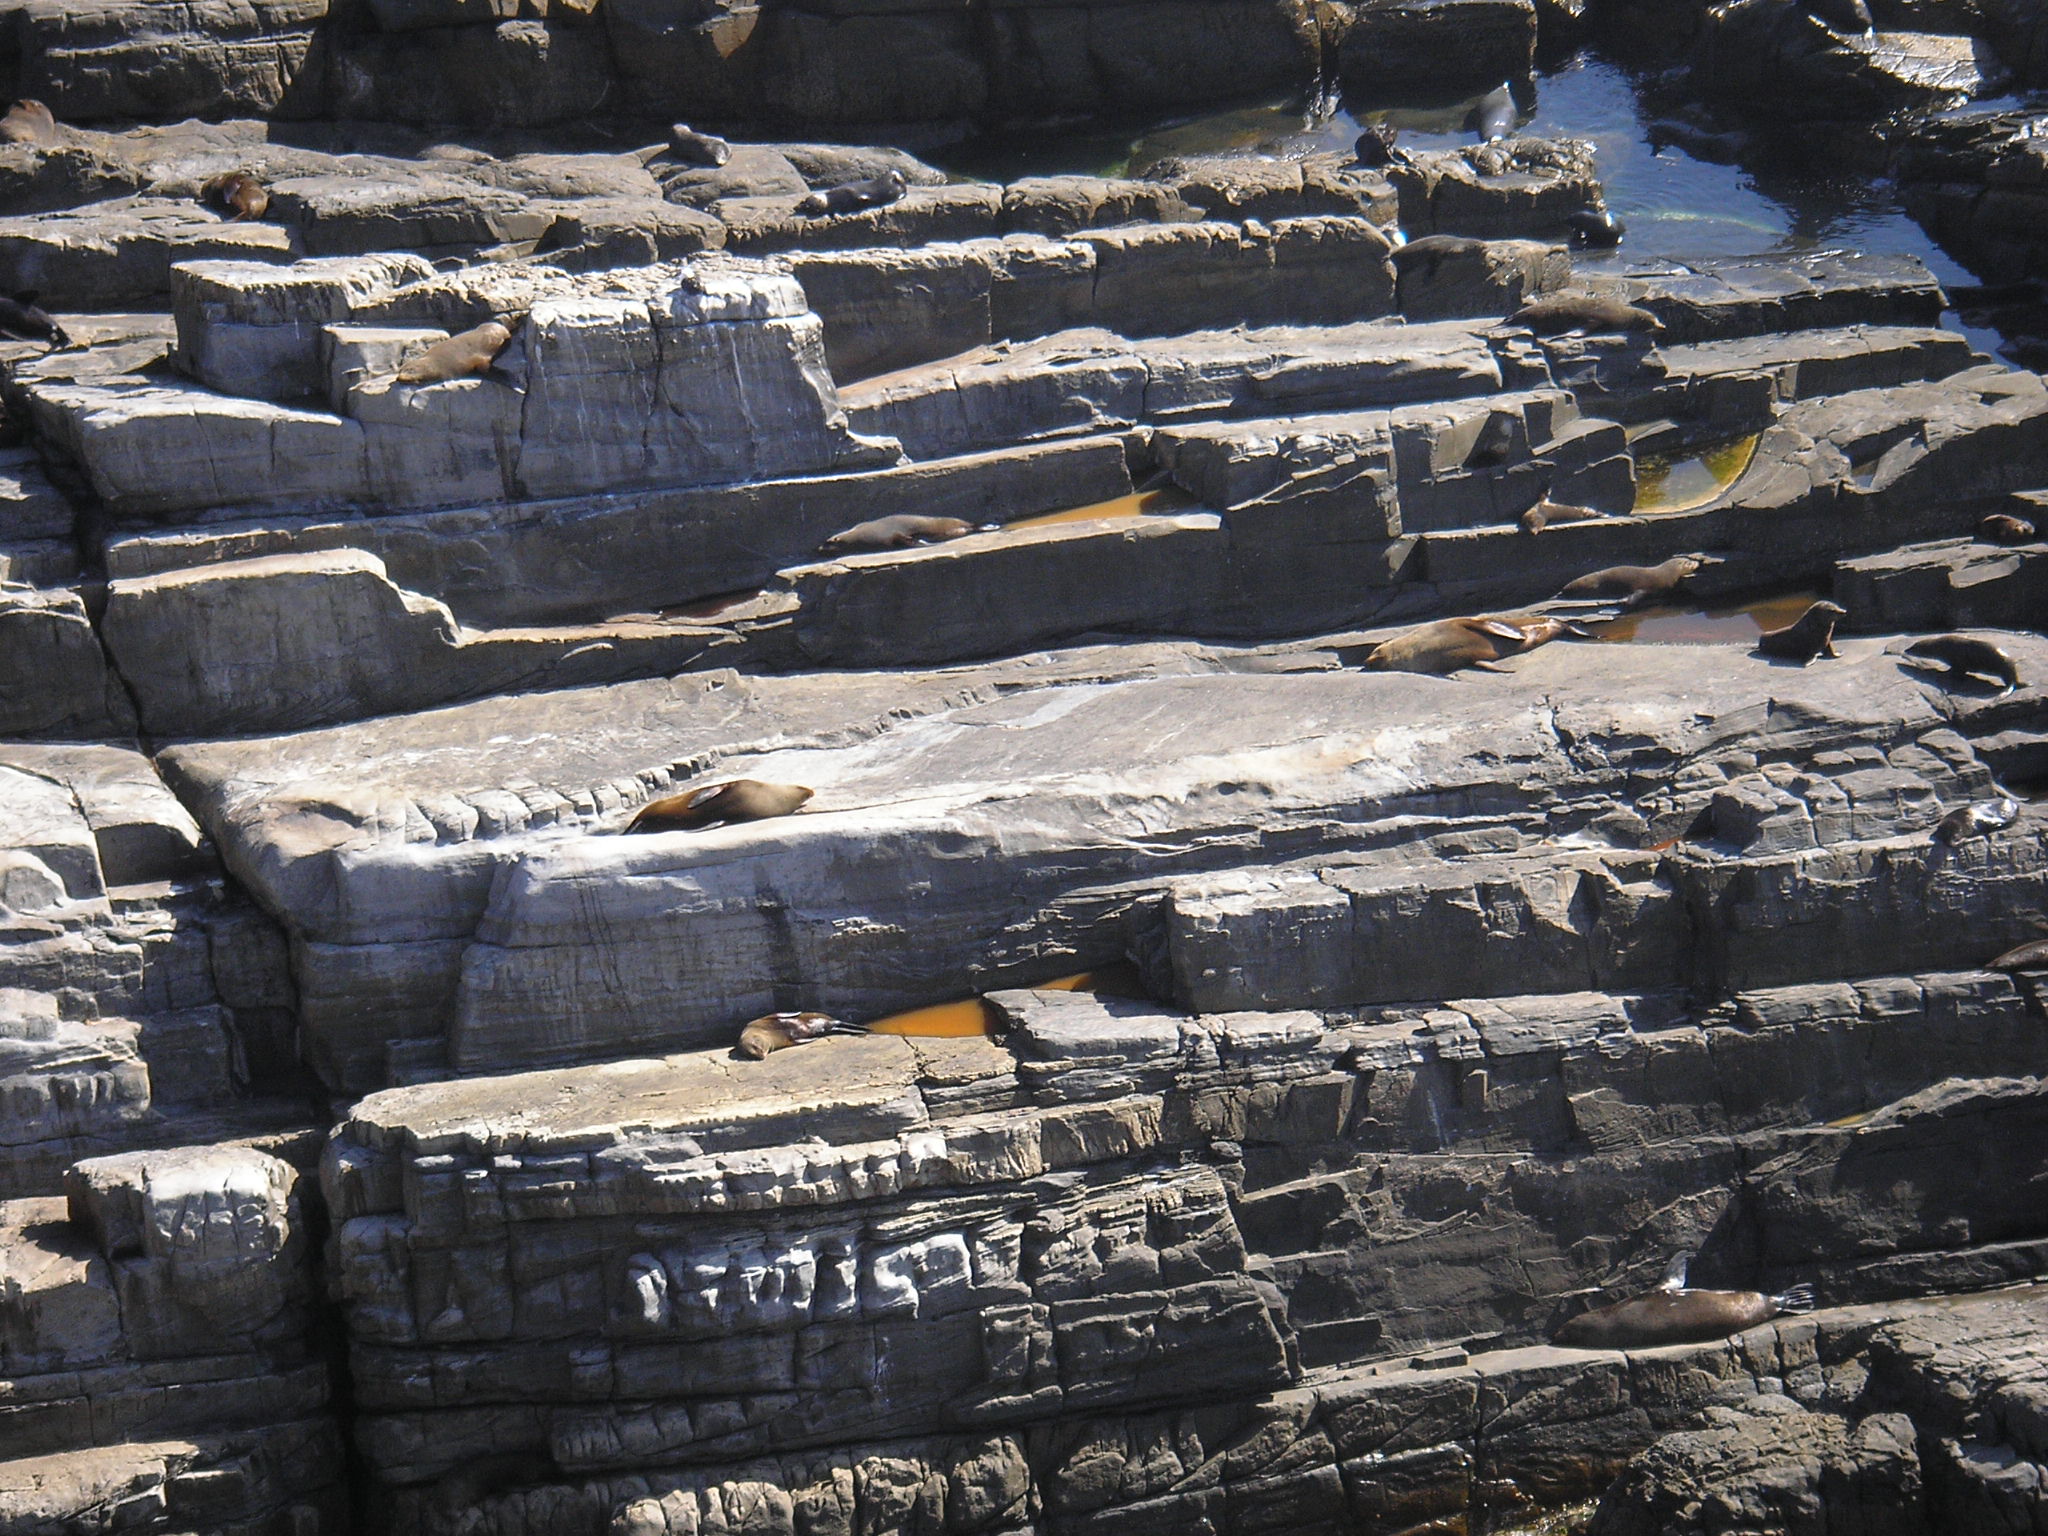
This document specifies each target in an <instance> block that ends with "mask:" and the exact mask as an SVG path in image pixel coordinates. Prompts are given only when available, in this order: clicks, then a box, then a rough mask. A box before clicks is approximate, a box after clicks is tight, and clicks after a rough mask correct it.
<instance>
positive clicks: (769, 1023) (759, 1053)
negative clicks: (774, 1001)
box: [733, 1013, 868, 1061]
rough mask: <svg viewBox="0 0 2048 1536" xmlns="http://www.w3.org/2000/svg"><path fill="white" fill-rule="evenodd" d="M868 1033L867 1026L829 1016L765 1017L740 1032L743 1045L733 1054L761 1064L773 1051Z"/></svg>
mask: <svg viewBox="0 0 2048 1536" xmlns="http://www.w3.org/2000/svg"><path fill="white" fill-rule="evenodd" d="M867 1032H868V1027H867V1025H865V1024H849V1023H847V1022H846V1020H844V1019H835V1018H833V1017H832V1015H831V1014H829V1013H764V1014H762V1015H761V1017H760V1018H758V1019H754V1020H752V1021H750V1022H749V1023H748V1024H746V1025H745V1026H744V1027H743V1028H742V1029H741V1030H740V1040H739V1044H738V1045H735V1046H734V1047H733V1053H734V1054H735V1055H738V1056H744V1057H746V1058H747V1059H748V1060H749V1061H760V1060H762V1059H763V1058H765V1057H766V1056H767V1055H768V1053H769V1052H770V1051H780V1050H786V1049H787V1048H788V1047H790V1046H792V1045H805V1044H808V1043H809V1042H810V1041H813V1040H822V1039H824V1038H825V1037H826V1036H827V1035H864V1034H866V1033H867Z"/></svg>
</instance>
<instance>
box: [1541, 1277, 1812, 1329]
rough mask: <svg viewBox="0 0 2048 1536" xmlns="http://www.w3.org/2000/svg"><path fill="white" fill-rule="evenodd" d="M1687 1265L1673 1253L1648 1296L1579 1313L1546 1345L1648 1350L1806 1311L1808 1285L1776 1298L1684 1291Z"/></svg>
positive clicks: (1759, 1294) (1752, 1293) (1809, 1305)
mask: <svg viewBox="0 0 2048 1536" xmlns="http://www.w3.org/2000/svg"><path fill="white" fill-rule="evenodd" d="M1691 1261H1692V1255H1691V1254H1690V1253H1681V1254H1679V1255H1678V1257H1677V1258H1675V1259H1673V1260H1672V1261H1671V1263H1670V1265H1669V1267H1668V1268H1666V1269H1665V1271H1664V1283H1663V1284H1662V1285H1660V1286H1658V1287H1657V1289H1656V1290H1654V1291H1652V1292H1650V1294H1649V1295H1647V1296H1638V1297H1636V1298H1634V1299H1633V1300H1631V1301H1618V1302H1616V1303H1614V1305H1612V1306H1608V1307H1595V1308H1594V1309H1593V1310H1592V1311H1590V1312H1582V1313H1580V1314H1579V1315H1578V1316H1577V1317H1575V1318H1573V1319H1572V1320H1571V1321H1570V1322H1568V1323H1566V1324H1565V1325H1564V1326H1563V1327H1562V1328H1560V1329H1558V1330H1557V1333H1556V1334H1555V1335H1554V1336H1553V1339H1552V1342H1553V1343H1557V1344H1562V1345H1564V1346H1565V1347H1566V1348H1567V1349H1652V1348H1655V1347H1656V1346H1658V1345H1660V1344H1688V1343H1697V1342H1699V1341H1701V1340H1705V1339H1721V1338H1726V1337H1727V1336H1728V1335H1729V1334H1731V1333H1740V1332H1742V1330H1743V1329H1745V1328H1754V1327H1755V1326H1756V1325H1757V1324H1758V1323H1763V1322H1769V1321H1770V1320H1771V1319H1772V1318H1774V1317H1779V1316H1782V1315H1783V1314H1785V1313H1787V1312H1806V1311H1810V1310H1812V1307H1813V1287H1812V1286H1809V1285H1795V1286H1794V1287H1793V1288H1792V1289H1791V1290H1789V1291H1787V1292H1785V1293H1784V1294H1783V1295H1782V1296H1766V1295H1765V1294H1763V1292H1761V1291H1693V1290H1688V1289H1686V1284H1685V1272H1686V1268H1687V1266H1688V1265H1689V1264H1690V1263H1691Z"/></svg>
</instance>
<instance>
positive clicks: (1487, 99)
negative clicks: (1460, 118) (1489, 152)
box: [1465, 80, 1515, 144]
mask: <svg viewBox="0 0 2048 1536" xmlns="http://www.w3.org/2000/svg"><path fill="white" fill-rule="evenodd" d="M1465 126H1466V127H1468V128H1470V129H1471V130H1472V131H1473V132H1474V133H1476V134H1478V135H1479V142H1480V143H1482V144H1491V143H1492V142H1493V141H1494V140H1495V139H1504V138H1506V137H1507V136H1508V135H1509V134H1511V133H1513V132H1514V131H1515V93H1514V91H1513V90H1512V89H1511V88H1510V87H1509V85H1508V82H1507V81H1505V80H1503V81H1501V83H1500V84H1499V85H1497V86H1495V87H1494V88H1493V89H1492V90H1490V91H1488V92H1487V93H1486V94H1485V95H1484V96H1482V97H1480V98H1479V101H1478V103H1477V104H1476V105H1475V106H1474V107H1473V108H1472V110H1471V111H1470V112H1468V113H1466V114H1465Z"/></svg>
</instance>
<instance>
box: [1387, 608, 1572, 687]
mask: <svg viewBox="0 0 2048 1536" xmlns="http://www.w3.org/2000/svg"><path fill="white" fill-rule="evenodd" d="M1559 635H1575V636H1578V637H1580V638H1582V639H1583V638H1586V631H1585V630H1584V629H1582V628H1580V627H1579V626H1578V625H1576V624H1574V623H1572V622H1571V621H1569V620H1567V619H1553V618H1550V617H1548V616H1547V615H1539V614H1526V613H1523V614H1499V615H1481V616H1480V617H1478V618H1466V619H1439V620H1437V621H1436V622H1435V623H1434V624H1419V625H1417V626H1416V627H1415V628H1414V629H1409V630H1403V631H1402V632H1401V633H1400V634H1398V635H1395V636H1394V637H1393V638H1392V639H1390V640H1382V641H1381V642H1380V643H1379V644H1378V645H1376V646H1374V647H1373V648H1372V650H1371V651H1369V652H1367V654H1366V658H1365V665H1366V666H1368V667H1370V668H1371V669H1372V670H1373V671H1375V672H1433V673H1437V674H1439V675H1441V674H1444V673H1449V672H1455V671H1457V670H1458V669H1459V668H1460V667H1475V668H1477V669H1479V670H1480V671H1484V672H1498V671H1500V670H1501V668H1499V667H1496V666H1495V665H1493V663H1495V662H1496V661H1499V660H1500V659H1501V658H1502V657H1504V656H1519V655H1520V654H1521V653H1522V652H1523V651H1533V650H1535V649H1536V647H1537V646H1539V645H1544V644H1547V643H1549V642H1550V641H1552V640H1555V639H1556V638H1557V637H1558V636H1559Z"/></svg>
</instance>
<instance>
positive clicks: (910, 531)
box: [818, 512, 974, 553]
mask: <svg viewBox="0 0 2048 1536" xmlns="http://www.w3.org/2000/svg"><path fill="white" fill-rule="evenodd" d="M972 532H974V524H972V523H970V522H968V521H966V520H965V519H964V518H958V517H920V516H918V515H917V514H916V513H914V512H898V513H897V514H895V516H893V517H877V518H873V519H871V520H870V521H868V522H865V523H855V524H854V525H853V526H852V527H851V528H845V529H842V530H841V531H839V532H838V533H835V534H833V535H832V537H831V538H829V539H827V540H826V541H825V542H824V543H823V544H820V545H819V546H818V547H819V548H820V549H828V550H837V551H840V552H842V553H843V552H845V551H847V550H855V549H909V548H910V547H911V546H912V545H915V544H938V543H942V542H943V541H945V540H947V539H957V538H961V537H963V536H965V535H967V534H970V533H972Z"/></svg>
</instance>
